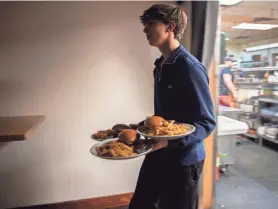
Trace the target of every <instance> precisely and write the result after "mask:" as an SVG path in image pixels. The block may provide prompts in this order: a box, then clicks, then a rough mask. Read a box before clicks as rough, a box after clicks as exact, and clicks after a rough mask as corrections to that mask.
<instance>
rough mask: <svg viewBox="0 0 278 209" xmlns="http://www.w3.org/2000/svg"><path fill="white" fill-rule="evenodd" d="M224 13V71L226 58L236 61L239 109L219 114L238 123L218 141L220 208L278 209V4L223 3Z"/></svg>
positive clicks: (217, 192) (237, 107)
mask: <svg viewBox="0 0 278 209" xmlns="http://www.w3.org/2000/svg"><path fill="white" fill-rule="evenodd" d="M221 13H222V15H221V20H222V21H221V31H222V33H221V57H220V64H221V65H220V70H221V69H222V68H223V67H224V57H226V56H230V57H233V58H234V59H235V60H236V62H235V64H234V65H233V67H232V72H233V74H234V77H235V81H234V83H235V86H236V88H237V93H238V96H237V101H236V108H231V107H223V106H219V108H218V114H219V115H221V116H225V117H228V118H230V119H233V120H234V124H235V125H232V124H231V125H230V126H229V128H230V129H233V133H231V134H230V136H226V137H223V136H218V156H217V162H218V163H217V166H218V170H219V171H220V175H219V176H217V179H218V181H217V189H216V198H217V199H216V200H217V205H218V206H219V208H233V209H242V208H252V209H253V208H267V209H275V208H277V203H278V161H277V159H278V152H277V151H278V3H277V2H274V1H273V2H250V1H237V2H236V3H235V4H233V5H223V4H222V6H221ZM240 123H242V124H241V125H240ZM236 124H237V125H239V126H237V128H236ZM225 126H227V123H226V125H224V123H222V122H219V126H218V129H219V131H218V132H220V131H221V130H220V129H221V127H223V129H224V128H225ZM231 126H234V128H231ZM239 127H241V128H239ZM245 127H246V129H245V130H244V128H245ZM240 132H241V133H240ZM218 135H219V134H218Z"/></svg>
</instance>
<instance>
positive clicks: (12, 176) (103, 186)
mask: <svg viewBox="0 0 278 209" xmlns="http://www.w3.org/2000/svg"><path fill="white" fill-rule="evenodd" d="M150 5H151V3H150V2H113V3H112V2H82V3H81V2H70V3H69V2H36V3H35V2H29V3H27V2H21V3H12V2H10V3H3V2H2V3H1V4H0V19H1V33H0V45H1V47H0V70H1V73H0V116H18V115H32V114H34V115H35V114H43V115H45V116H46V120H45V122H44V123H43V124H42V125H41V126H40V127H39V128H38V129H37V130H36V131H35V132H34V134H33V135H32V137H31V138H30V139H28V140H27V141H24V142H12V143H2V144H0V207H1V208H5V207H15V206H24V205H34V204H42V203H50V202H57V201H66V200H74V199H81V198H90V197H96V196H105V195H110V194H117V193H123V192H132V191H133V189H134V186H135V182H136V180H137V175H138V170H139V167H140V165H141V162H142V158H140V159H134V160H128V161H108V160H103V159H99V158H97V157H94V156H92V155H91V154H90V152H89V149H90V147H91V146H92V145H93V144H94V143H95V142H94V141H93V140H92V139H90V135H91V133H93V132H94V131H96V130H98V129H102V128H109V127H111V126H112V125H114V124H115V123H131V122H138V121H140V120H142V119H144V117H145V116H147V115H149V114H152V113H153V87H152V83H153V81H152V70H153V62H154V59H155V58H156V56H158V52H157V51H156V50H155V49H153V48H151V47H149V46H148V43H147V41H146V39H145V35H144V34H143V33H142V30H143V27H142V26H141V24H140V22H139V19H138V17H139V15H140V14H141V13H142V11H143V10H144V9H146V8H147V7H148V6H150Z"/></svg>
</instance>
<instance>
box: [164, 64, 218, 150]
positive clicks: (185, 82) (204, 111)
mask: <svg viewBox="0 0 278 209" xmlns="http://www.w3.org/2000/svg"><path fill="white" fill-rule="evenodd" d="M177 76H178V78H177V80H178V86H179V90H180V91H181V92H184V96H183V97H182V98H183V99H181V102H182V103H183V104H186V103H188V102H191V103H192V105H191V106H192V107H194V108H192V109H190V110H188V111H190V116H189V117H188V114H187V115H184V116H181V117H180V118H179V121H177V122H181V123H188V124H192V125H194V126H195V128H196V130H195V132H194V133H192V134H190V135H188V136H186V137H183V138H181V139H178V140H172V141H169V143H168V147H169V148H178V147H185V146H189V145H193V144H194V143H199V142H201V141H202V140H204V139H205V138H207V137H208V136H209V135H210V134H211V133H212V131H213V130H214V128H215V126H216V121H215V116H214V109H213V102H212V99H211V95H210V91H209V81H208V76H207V71H206V69H205V68H204V67H203V65H201V64H199V63H198V64H196V63H192V64H189V65H187V66H186V69H184V68H182V69H178V70H177ZM182 94H183V93H182ZM188 94H189V95H190V100H188Z"/></svg>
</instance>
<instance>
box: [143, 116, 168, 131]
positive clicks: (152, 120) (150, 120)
mask: <svg viewBox="0 0 278 209" xmlns="http://www.w3.org/2000/svg"><path fill="white" fill-rule="evenodd" d="M164 121H165V119H164V118H162V117H159V116H149V117H147V118H146V120H145V126H146V127H147V128H149V129H153V128H156V127H159V126H162V124H163V122H164Z"/></svg>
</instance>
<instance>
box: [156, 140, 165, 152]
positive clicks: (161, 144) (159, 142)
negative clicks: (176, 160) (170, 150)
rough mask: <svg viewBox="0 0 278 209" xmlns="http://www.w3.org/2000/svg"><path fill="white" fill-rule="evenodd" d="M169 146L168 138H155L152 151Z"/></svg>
mask: <svg viewBox="0 0 278 209" xmlns="http://www.w3.org/2000/svg"><path fill="white" fill-rule="evenodd" d="M167 146H168V141H167V140H161V139H159V140H155V141H154V144H153V149H152V152H153V151H156V150H159V149H162V148H165V147H167Z"/></svg>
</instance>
